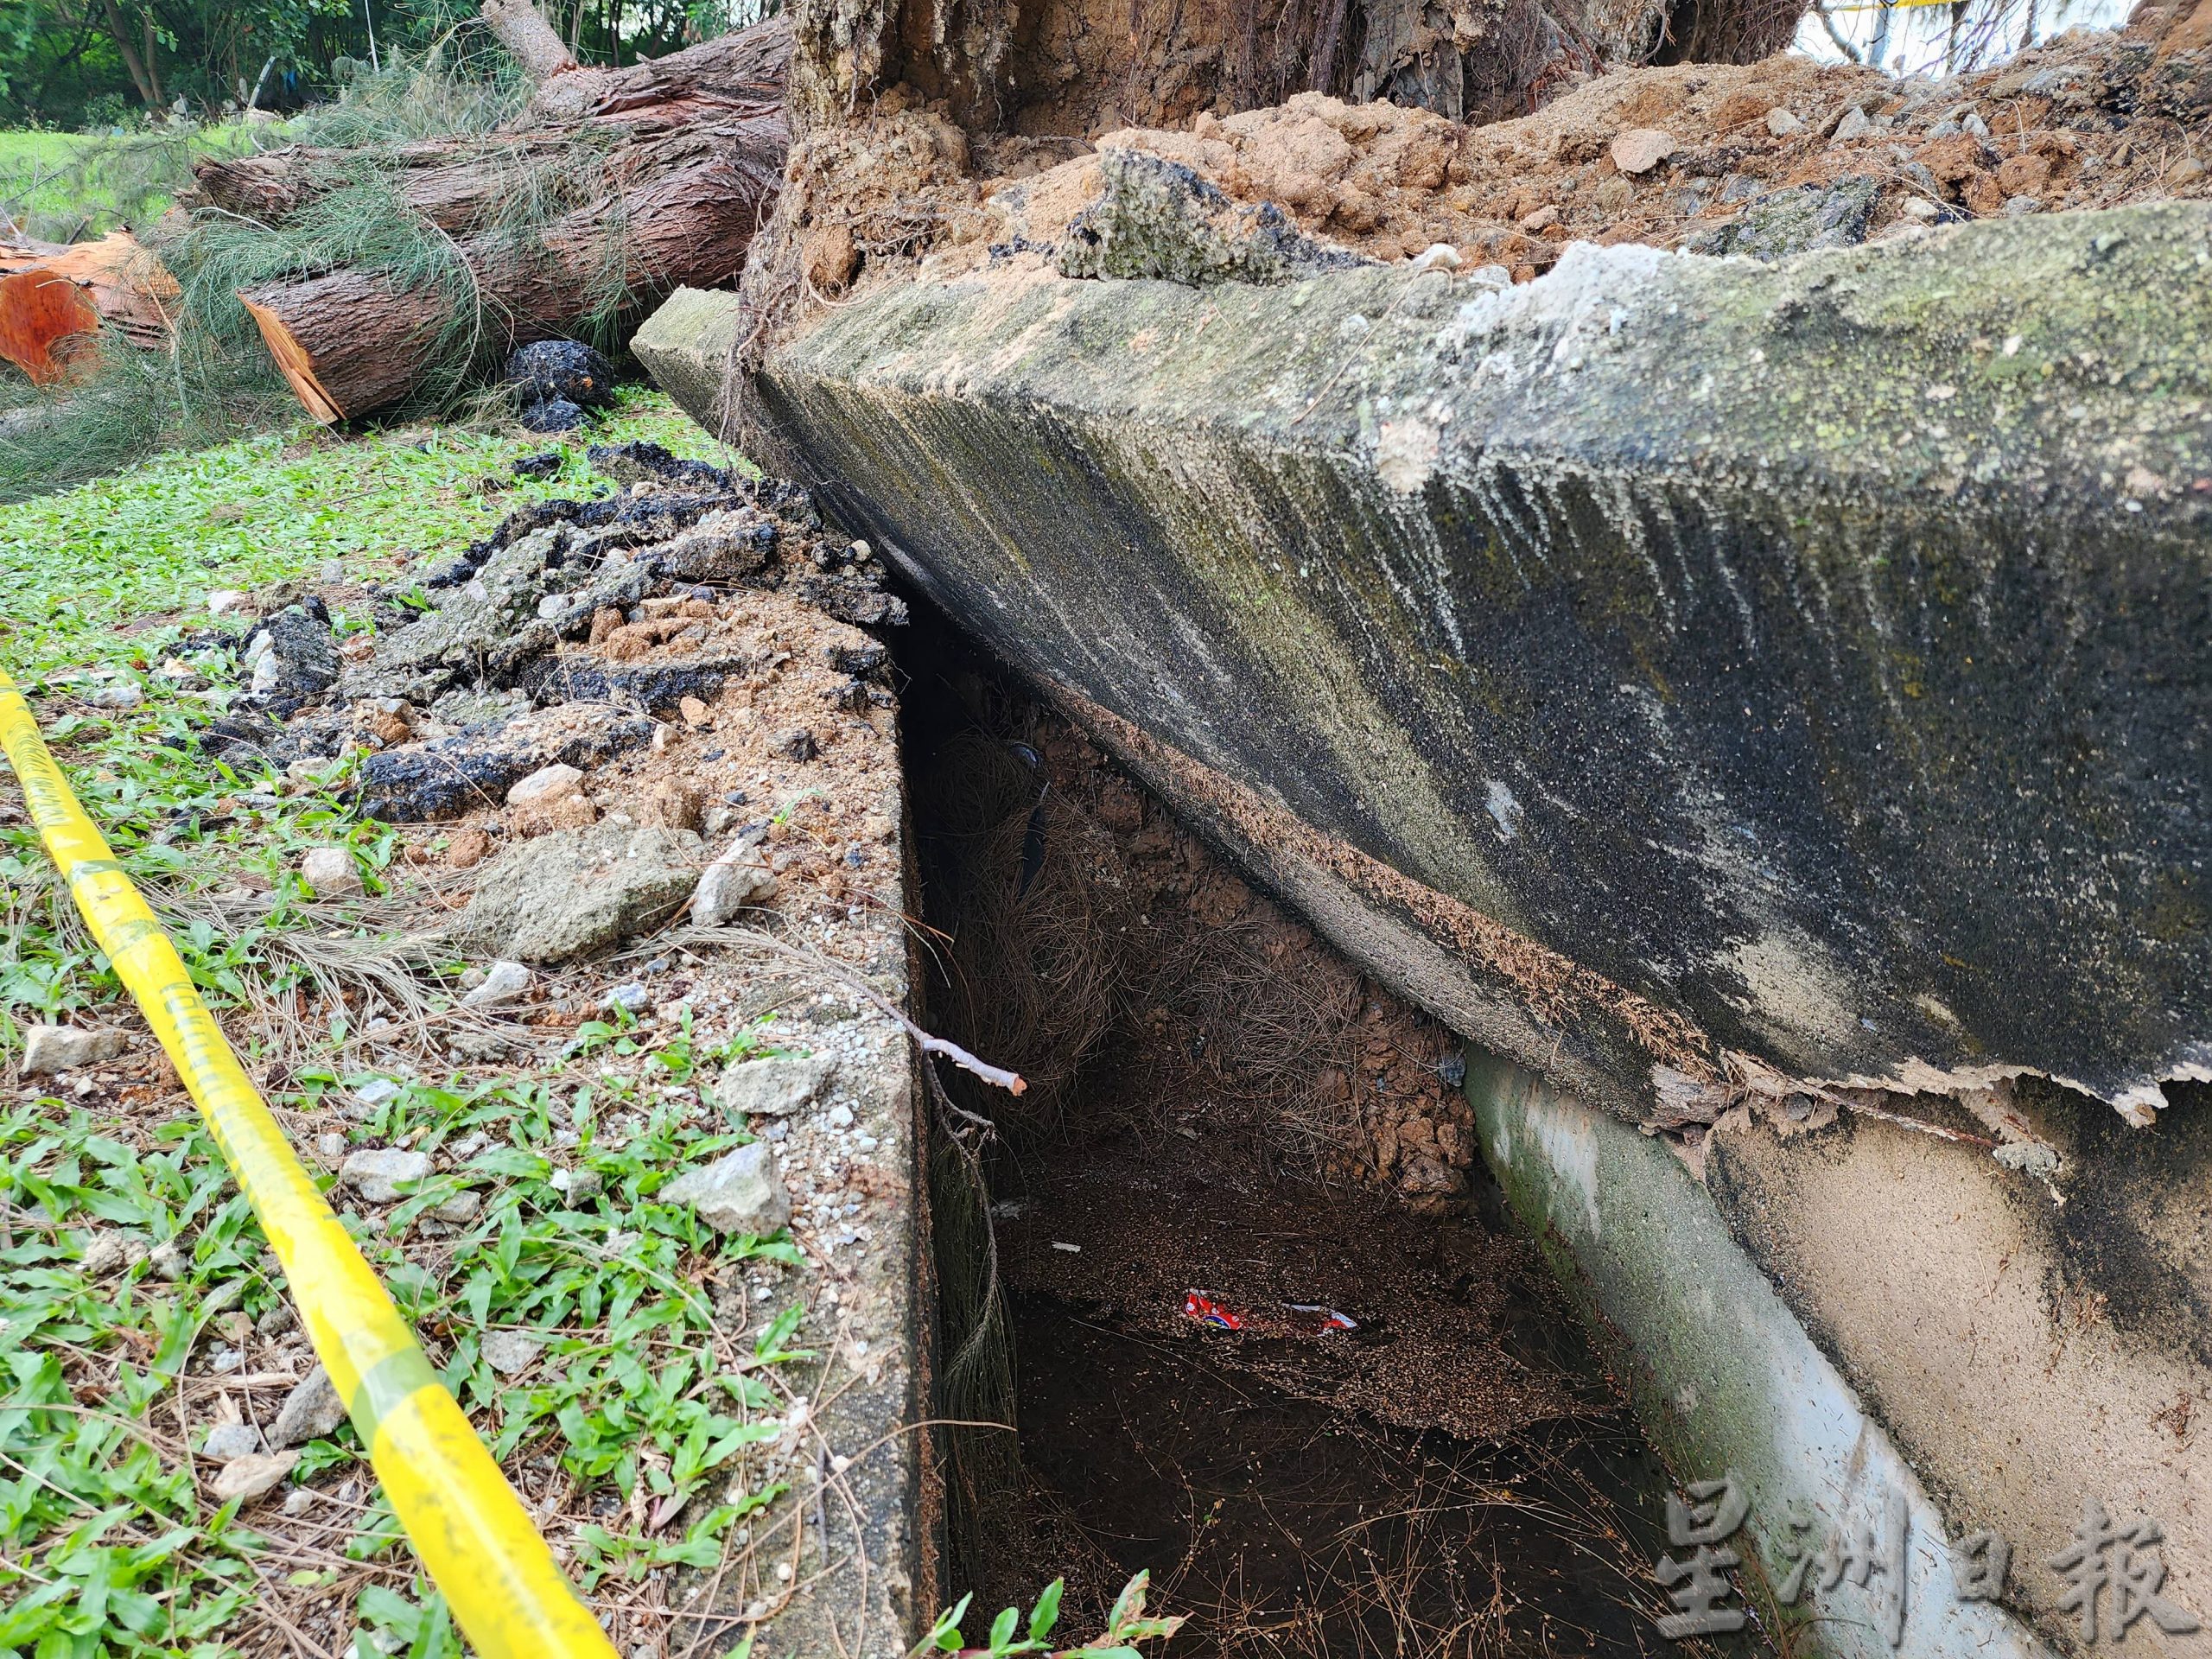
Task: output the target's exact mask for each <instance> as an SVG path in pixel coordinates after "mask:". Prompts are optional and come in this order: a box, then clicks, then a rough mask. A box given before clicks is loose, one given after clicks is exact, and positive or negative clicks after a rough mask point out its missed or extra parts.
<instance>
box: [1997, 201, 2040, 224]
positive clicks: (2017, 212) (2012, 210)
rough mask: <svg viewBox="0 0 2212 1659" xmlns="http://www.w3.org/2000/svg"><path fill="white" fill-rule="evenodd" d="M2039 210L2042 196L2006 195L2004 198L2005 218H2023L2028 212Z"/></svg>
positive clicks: (2038, 211) (2037, 211)
mask: <svg viewBox="0 0 2212 1659" xmlns="http://www.w3.org/2000/svg"><path fill="white" fill-rule="evenodd" d="M2041 212H2043V198H2042V197H2040V196H2008V197H2006V198H2005V218H2007V219H2025V218H2026V217H2027V216H2028V215H2029V214H2030V213H2041Z"/></svg>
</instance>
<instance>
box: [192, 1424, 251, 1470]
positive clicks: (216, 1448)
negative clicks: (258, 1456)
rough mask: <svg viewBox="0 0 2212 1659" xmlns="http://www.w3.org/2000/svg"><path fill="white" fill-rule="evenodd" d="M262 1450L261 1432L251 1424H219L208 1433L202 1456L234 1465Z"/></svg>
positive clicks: (201, 1452)
mask: <svg viewBox="0 0 2212 1659" xmlns="http://www.w3.org/2000/svg"><path fill="white" fill-rule="evenodd" d="M260 1450H261V1431H260V1430H259V1429H257V1428H256V1427H254V1426H253V1425H252V1424H251V1423H218V1424H216V1425H215V1427H213V1428H211V1429H209V1430H208V1431H207V1440H206V1441H205V1442H203V1443H202V1444H201V1446H200V1456H201V1457H203V1458H213V1459H214V1460H215V1461H216V1462H218V1463H232V1462H235V1461H236V1460H237V1459H240V1458H250V1457H251V1456H252V1455H253V1454H254V1453H255V1452H258V1451H260Z"/></svg>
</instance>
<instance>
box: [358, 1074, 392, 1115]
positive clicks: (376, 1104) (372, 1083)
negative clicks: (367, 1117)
mask: <svg viewBox="0 0 2212 1659" xmlns="http://www.w3.org/2000/svg"><path fill="white" fill-rule="evenodd" d="M353 1098H354V1099H355V1100H357V1101H359V1103H360V1104H361V1105H362V1107H363V1108H364V1109H366V1110H368V1111H372V1112H374V1111H377V1110H379V1109H382V1108H383V1107H384V1106H385V1105H386V1104H388V1103H391V1102H392V1101H395V1100H397V1099H398V1098H399V1085H398V1084H396V1083H394V1082H393V1081H392V1080H391V1078H390V1077H371V1078H370V1079H369V1080H368V1081H367V1082H366V1083H365V1084H362V1085H361V1086H360V1087H359V1089H356V1090H354V1091H353Z"/></svg>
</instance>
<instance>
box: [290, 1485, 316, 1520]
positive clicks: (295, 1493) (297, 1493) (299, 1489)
mask: <svg viewBox="0 0 2212 1659" xmlns="http://www.w3.org/2000/svg"><path fill="white" fill-rule="evenodd" d="M313 1508H315V1488H314V1487H312V1486H295V1487H293V1488H292V1490H291V1491H289V1492H287V1493H285V1494H284V1513H285V1514H287V1515H289V1516H295V1517H296V1516H302V1515H305V1514H306V1513H307V1512H308V1510H311V1509H313Z"/></svg>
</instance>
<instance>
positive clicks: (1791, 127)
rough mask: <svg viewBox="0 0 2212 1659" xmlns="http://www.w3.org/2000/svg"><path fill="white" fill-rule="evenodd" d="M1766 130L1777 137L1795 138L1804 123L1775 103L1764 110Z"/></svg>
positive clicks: (1803, 127) (1802, 129) (1802, 128)
mask: <svg viewBox="0 0 2212 1659" xmlns="http://www.w3.org/2000/svg"><path fill="white" fill-rule="evenodd" d="M1766 130H1768V131H1769V132H1770V133H1772V134H1773V135H1774V136H1775V137H1777V138H1795V137H1796V136H1797V135H1798V134H1799V133H1801V132H1802V131H1804V130H1805V124H1804V123H1803V122H1802V121H1801V120H1799V119H1798V118H1796V116H1794V115H1792V114H1790V112H1789V111H1787V110H1785V109H1783V107H1782V105H1779V104H1777V105H1775V106H1774V107H1773V108H1772V109H1770V110H1769V111H1767V112H1766Z"/></svg>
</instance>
